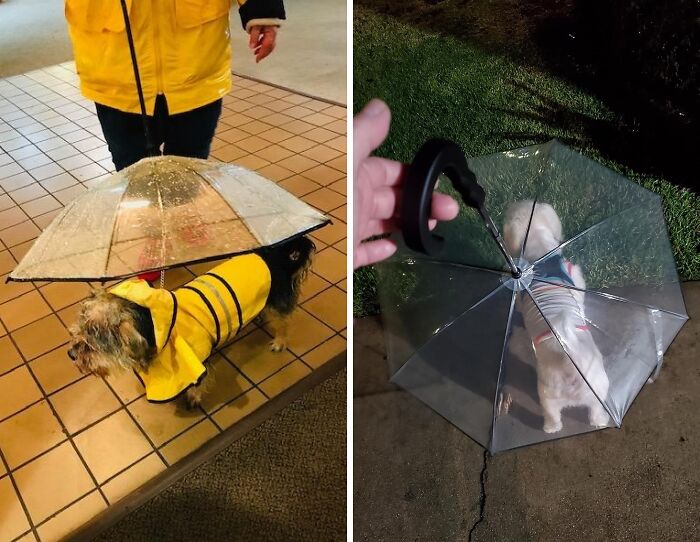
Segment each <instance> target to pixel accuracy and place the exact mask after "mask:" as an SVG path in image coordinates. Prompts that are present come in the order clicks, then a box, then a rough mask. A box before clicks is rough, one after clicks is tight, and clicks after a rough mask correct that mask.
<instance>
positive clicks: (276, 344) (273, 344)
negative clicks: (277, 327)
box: [270, 338, 287, 352]
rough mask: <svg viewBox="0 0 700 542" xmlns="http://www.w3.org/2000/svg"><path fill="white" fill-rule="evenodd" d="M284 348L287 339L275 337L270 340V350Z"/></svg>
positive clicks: (275, 350) (276, 350)
mask: <svg viewBox="0 0 700 542" xmlns="http://www.w3.org/2000/svg"><path fill="white" fill-rule="evenodd" d="M285 348H287V341H285V340H284V339H280V338H275V339H272V340H271V341H270V350H272V351H273V352H282V350H284V349H285Z"/></svg>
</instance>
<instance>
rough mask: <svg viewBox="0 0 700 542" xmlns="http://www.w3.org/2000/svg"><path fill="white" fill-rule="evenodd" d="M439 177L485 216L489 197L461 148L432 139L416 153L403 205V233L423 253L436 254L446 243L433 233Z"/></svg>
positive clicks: (409, 170) (409, 171) (410, 244)
mask: <svg viewBox="0 0 700 542" xmlns="http://www.w3.org/2000/svg"><path fill="white" fill-rule="evenodd" d="M440 174H445V176H446V177H447V178H448V179H450V181H451V182H452V186H453V187H454V189H455V190H456V191H457V192H459V194H460V196H462V200H463V201H464V203H465V204H466V205H468V206H469V207H473V208H474V209H476V210H477V211H479V213H480V214H481V215H482V216H484V214H487V213H486V209H485V206H484V203H485V200H486V194H485V193H484V189H483V188H482V187H481V185H479V183H478V182H476V175H474V173H473V172H472V170H470V169H469V166H468V165H467V159H466V158H465V157H464V153H463V152H462V149H460V148H459V146H457V144H456V143H454V142H452V141H448V140H446V139H431V140H429V141H427V142H426V143H425V144H423V146H422V147H421V148H420V149H419V150H418V152H417V153H416V156H415V158H414V159H413V162H412V163H411V165H410V167H409V168H408V172H407V173H406V182H405V183H404V190H403V199H402V202H401V231H402V233H403V238H404V241H405V242H406V245H408V247H409V248H411V249H413V250H415V251H417V252H423V253H424V254H437V253H438V252H440V250H442V247H443V244H444V242H445V240H444V239H443V238H442V237H440V236H438V235H435V234H433V233H431V232H430V229H429V228H428V219H429V218H430V210H431V204H432V200H433V190H434V189H435V184H436V183H437V180H438V177H439V176H440Z"/></svg>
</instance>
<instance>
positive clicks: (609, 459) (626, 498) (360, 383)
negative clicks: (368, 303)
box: [353, 282, 700, 542]
mask: <svg viewBox="0 0 700 542" xmlns="http://www.w3.org/2000/svg"><path fill="white" fill-rule="evenodd" d="M683 291H684V295H685V299H686V305H687V308H688V313H689V314H690V317H691V319H690V320H689V321H688V322H687V323H686V325H685V327H684V328H683V329H682V330H681V332H680V334H679V335H678V337H677V338H676V340H675V342H674V343H673V344H672V345H671V347H670V349H669V350H668V352H667V355H666V360H665V363H664V368H663V369H662V372H661V376H660V378H659V380H657V381H656V382H655V383H653V384H651V385H648V386H646V387H645V388H644V389H643V390H642V392H641V394H640V395H639V397H638V398H637V400H636V401H635V403H634V404H633V405H632V407H631V409H630V411H629V413H628V415H627V416H626V418H625V420H624V423H623V427H622V429H620V430H616V429H608V430H605V431H598V432H594V433H591V434H588V435H583V436H578V437H572V438H569V439H563V440H560V441H556V442H551V443H547V444H540V445H537V446H533V447H530V448H525V449H522V450H518V451H513V452H507V453H504V454H501V455H497V456H494V457H490V458H488V459H486V468H485V470H483V475H484V476H483V493H482V479H481V474H482V469H483V467H484V455H483V451H482V449H481V448H480V447H479V446H478V445H476V444H475V443H474V442H473V441H472V440H471V439H469V438H468V437H467V436H465V435H464V434H462V433H460V432H459V431H458V430H457V429H456V428H455V427H454V426H452V425H450V424H449V423H448V422H446V421H445V420H444V419H442V418H441V417H440V416H438V415H437V414H435V413H434V412H433V411H431V410H430V409H429V408H428V407H426V406H424V405H423V404H422V403H420V402H419V401H418V400H417V399H415V398H414V397H413V396H411V395H409V394H407V393H406V392H404V391H400V390H398V389H397V388H395V387H394V386H393V385H391V384H389V383H388V382H387V380H388V374H387V369H386V361H385V359H384V347H383V338H382V331H381V326H380V323H379V320H378V319H376V318H364V319H360V320H356V321H355V328H354V329H355V332H354V336H355V357H354V375H355V378H354V385H355V389H354V396H355V398H354V405H353V410H354V420H353V422H354V439H355V442H354V510H353V513H354V533H355V540H358V541H386V542H390V541H403V540H412V541H433V540H445V541H452V540H454V541H457V540H459V541H462V540H467V539H468V538H469V531H470V530H472V529H473V537H472V540H474V541H475V542H479V541H488V542H527V541H533V542H534V541H540V540H557V541H560V542H567V541H572V542H580V541H581V540H591V541H606V542H616V541H626V540H649V541H657V540H658V541H661V540H664V541H689V540H698V539H699V538H700V526H698V524H697V521H696V515H697V510H698V507H700V469H698V465H697V462H698V454H697V450H698V446H699V445H700V426H698V423H697V412H698V410H699V409H700V368H698V364H697V352H698V341H699V340H700V323H699V321H700V282H691V283H685V284H684V285H683ZM465 407H466V406H465ZM482 505H483V516H482V515H481V513H480V512H481V506H482ZM480 518H481V521H479V520H480ZM477 522H478V523H477ZM475 525H476V527H474V526H475Z"/></svg>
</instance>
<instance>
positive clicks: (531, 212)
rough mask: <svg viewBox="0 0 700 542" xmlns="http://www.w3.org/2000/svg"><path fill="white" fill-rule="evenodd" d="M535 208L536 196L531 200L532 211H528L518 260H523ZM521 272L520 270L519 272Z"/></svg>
mask: <svg viewBox="0 0 700 542" xmlns="http://www.w3.org/2000/svg"><path fill="white" fill-rule="evenodd" d="M535 207H537V196H535V198H534V199H533V200H532V210H531V211H530V220H528V223H527V229H526V230H525V237H524V238H523V245H522V246H521V247H520V259H521V260H522V259H523V258H524V254H525V248H526V247H527V238H528V237H529V236H530V226H532V219H533V218H534V216H535ZM520 271H522V269H521V270H520Z"/></svg>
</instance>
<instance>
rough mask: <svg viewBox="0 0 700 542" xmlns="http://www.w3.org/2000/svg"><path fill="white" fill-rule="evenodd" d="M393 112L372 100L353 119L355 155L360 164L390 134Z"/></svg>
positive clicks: (381, 102) (378, 101) (383, 104)
mask: <svg viewBox="0 0 700 542" xmlns="http://www.w3.org/2000/svg"><path fill="white" fill-rule="evenodd" d="M390 123H391V112H390V111H389V108H388V107H387V105H386V104H385V103H384V102H383V101H381V100H378V99H376V98H375V99H374V100H371V101H370V102H369V103H368V104H367V105H366V106H365V107H364V109H363V110H362V111H360V112H359V113H358V114H357V115H356V116H355V118H354V119H353V153H354V161H355V163H358V162H359V161H360V160H363V159H365V158H366V157H368V156H369V155H370V153H371V152H372V151H373V150H374V149H376V148H377V147H379V145H381V144H382V142H383V141H384V140H385V139H386V136H387V135H388V134H389V124H390Z"/></svg>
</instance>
